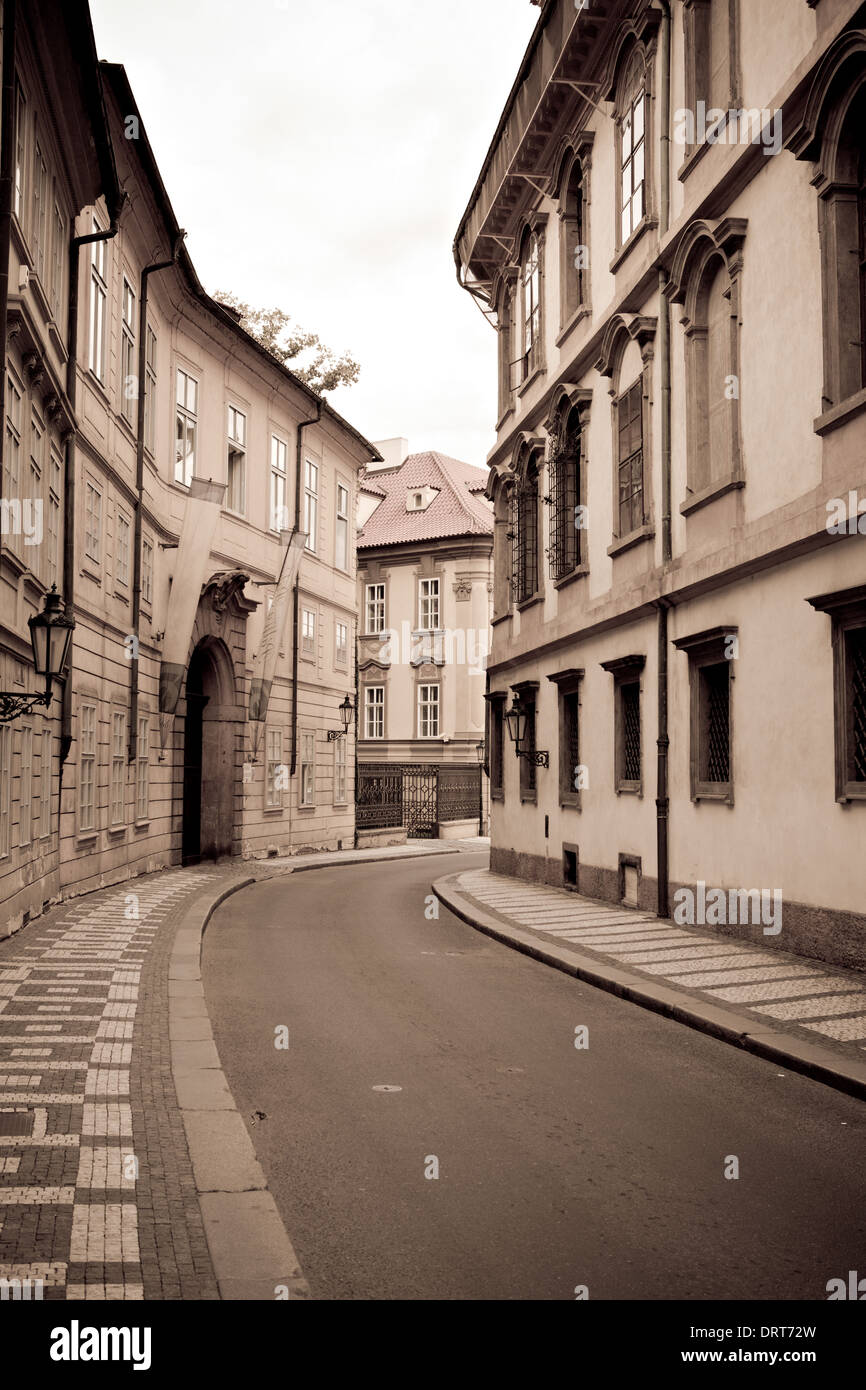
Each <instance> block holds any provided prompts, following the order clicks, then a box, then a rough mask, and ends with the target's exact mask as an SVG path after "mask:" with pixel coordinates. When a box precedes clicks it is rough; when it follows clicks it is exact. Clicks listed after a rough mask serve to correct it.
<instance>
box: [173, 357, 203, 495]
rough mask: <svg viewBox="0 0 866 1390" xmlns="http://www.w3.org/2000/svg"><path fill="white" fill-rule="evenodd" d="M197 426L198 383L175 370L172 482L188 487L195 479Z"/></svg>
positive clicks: (186, 373) (182, 372)
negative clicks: (174, 439) (175, 415)
mask: <svg viewBox="0 0 866 1390" xmlns="http://www.w3.org/2000/svg"><path fill="white" fill-rule="evenodd" d="M197 426H198V382H197V381H196V379H195V377H192V376H190V375H189V373H188V372H185V371H184V370H183V368H182V367H178V369H177V430H176V437H177V447H176V451H175V463H174V480H175V482H176V483H182V484H183V485H184V487H189V485H190V483H191V482H192V480H193V478H194V477H195V445H196V429H197Z"/></svg>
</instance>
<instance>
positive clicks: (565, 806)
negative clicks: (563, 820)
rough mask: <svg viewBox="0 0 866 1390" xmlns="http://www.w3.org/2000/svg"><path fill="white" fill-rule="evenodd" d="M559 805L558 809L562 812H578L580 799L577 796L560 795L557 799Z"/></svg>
mask: <svg viewBox="0 0 866 1390" xmlns="http://www.w3.org/2000/svg"><path fill="white" fill-rule="evenodd" d="M559 805H560V809H561V810H563V811H579V810H580V797H579V796H562V795H560V798H559Z"/></svg>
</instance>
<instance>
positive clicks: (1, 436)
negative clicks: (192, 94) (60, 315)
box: [0, 0, 17, 500]
mask: <svg viewBox="0 0 866 1390" xmlns="http://www.w3.org/2000/svg"><path fill="white" fill-rule="evenodd" d="M16 20H17V0H6V3H5V4H4V6H3V96H2V117H0V119H2V122H3V127H2V142H0V343H2V344H3V371H2V372H0V423H2V422H3V421H5V419H6V344H7V327H8V323H9V249H10V246H11V241H12V197H13V190H14V184H15V29H16ZM5 445H6V430H5V427H4V428H0V500H2V497H3V471H4V466H5Z"/></svg>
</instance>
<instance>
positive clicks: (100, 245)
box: [88, 218, 108, 382]
mask: <svg viewBox="0 0 866 1390" xmlns="http://www.w3.org/2000/svg"><path fill="white" fill-rule="evenodd" d="M92 229H93V231H94V232H101V231H102V230H103V228H102V227H100V225H99V223H98V222H97V221H96V218H94V219H93V228H92ZM106 245H107V243H106V242H104V241H94V242H92V243H91V247H90V345H89V353H90V355H89V357H88V366H89V367H90V370H91V371H92V373H93V375H94V376H95V377H96V378H97V380H98V381H101V382H104V381H105V324H106V318H107V311H108V268H107V260H108V252H107V250H106Z"/></svg>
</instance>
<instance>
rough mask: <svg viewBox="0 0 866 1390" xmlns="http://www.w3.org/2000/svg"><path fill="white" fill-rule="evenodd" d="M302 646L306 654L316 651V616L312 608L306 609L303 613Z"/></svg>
mask: <svg viewBox="0 0 866 1390" xmlns="http://www.w3.org/2000/svg"><path fill="white" fill-rule="evenodd" d="M301 646H302V647H303V649H304V651H305V652H310V653H313V652H315V650H316V615H315V613H314V612H313V610H312V608H304V609H303V610H302V612H301Z"/></svg>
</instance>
